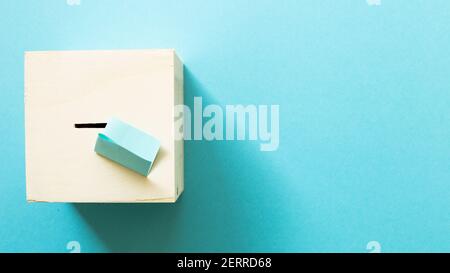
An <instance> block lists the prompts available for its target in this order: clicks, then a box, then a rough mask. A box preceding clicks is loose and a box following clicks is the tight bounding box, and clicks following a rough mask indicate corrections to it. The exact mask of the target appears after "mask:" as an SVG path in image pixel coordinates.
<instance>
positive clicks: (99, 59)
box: [25, 49, 184, 203]
mask: <svg viewBox="0 0 450 273" xmlns="http://www.w3.org/2000/svg"><path fill="white" fill-rule="evenodd" d="M178 104H183V64H182V63H181V61H180V60H179V58H178V57H177V55H176V53H175V51H174V50H165V49H164V50H111V51H108V50H105V51H103V50H101V51H100V50H99V51H39V52H37V51H36V52H26V53H25V132H26V137H25V138H26V183H27V200H28V201H30V202H41V201H42V202H89V203H106V202H108V203H109V202H114V203H115V202H117V203H122V202H124V203H131V202H133V203H134V202H175V201H176V200H177V198H178V197H179V196H180V194H181V193H182V192H183V189H184V181H183V158H184V154H183V141H182V140H177V139H176V136H175V126H174V106H175V105H178ZM111 117H116V118H120V119H121V120H124V121H126V122H127V123H130V124H132V125H134V126H136V127H137V128H139V129H141V130H143V131H145V132H148V133H149V134H151V135H152V136H154V137H155V138H157V139H158V140H159V141H160V145H161V146H160V150H159V153H158V155H157V157H156V161H155V162H154V164H153V166H152V169H151V171H150V174H149V175H148V176H147V177H145V176H142V175H139V174H137V173H136V172H133V171H131V170H129V169H127V168H125V167H123V166H121V165H119V164H117V163H115V162H113V161H111V160H109V159H107V158H104V157H101V156H99V155H97V154H96V153H95V152H94V146H95V143H96V139H97V135H98V133H99V132H101V131H102V129H95V128H81V129H80V128H75V127H74V124H75V123H102V122H107V120H109V119H110V118H111Z"/></svg>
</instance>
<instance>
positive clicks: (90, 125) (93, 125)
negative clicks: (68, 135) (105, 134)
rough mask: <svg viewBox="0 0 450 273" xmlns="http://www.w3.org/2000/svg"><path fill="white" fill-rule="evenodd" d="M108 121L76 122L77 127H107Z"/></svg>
mask: <svg viewBox="0 0 450 273" xmlns="http://www.w3.org/2000/svg"><path fill="white" fill-rule="evenodd" d="M105 127H106V123H75V128H105Z"/></svg>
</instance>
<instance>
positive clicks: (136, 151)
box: [95, 118, 160, 176]
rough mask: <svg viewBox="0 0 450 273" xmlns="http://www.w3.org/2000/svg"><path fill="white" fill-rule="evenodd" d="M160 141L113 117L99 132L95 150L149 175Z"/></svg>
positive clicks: (142, 173) (144, 174)
mask: <svg viewBox="0 0 450 273" xmlns="http://www.w3.org/2000/svg"><path fill="white" fill-rule="evenodd" d="M159 146H160V143H159V141H158V140H157V139H156V138H154V137H153V136H151V135H149V134H147V133H145V132H143V131H141V130H139V129H137V128H135V127H133V126H131V125H129V124H127V123H125V122H123V121H121V120H119V119H116V118H112V119H110V120H109V121H108V123H107V125H106V128H105V129H104V130H103V132H102V133H99V134H98V137H97V142H96V144H95V152H96V153H97V154H99V155H102V156H104V157H106V158H109V159H111V160H113V161H115V162H117V163H119V164H120V165H122V166H125V167H127V168H129V169H131V170H133V171H135V172H137V173H139V174H141V175H143V176H148V174H149V172H150V169H151V167H152V164H153V162H154V161H155V158H156V155H157V153H158V151H159Z"/></svg>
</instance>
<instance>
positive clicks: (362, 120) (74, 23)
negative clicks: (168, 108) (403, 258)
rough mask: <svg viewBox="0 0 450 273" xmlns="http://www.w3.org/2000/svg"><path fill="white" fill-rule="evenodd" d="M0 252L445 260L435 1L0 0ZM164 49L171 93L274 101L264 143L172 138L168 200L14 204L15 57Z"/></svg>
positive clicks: (444, 159)
mask: <svg viewBox="0 0 450 273" xmlns="http://www.w3.org/2000/svg"><path fill="white" fill-rule="evenodd" d="M0 13H1V14H0V33H1V43H0V60H1V65H0V76H1V77H0V132H1V135H0V152H1V158H0V194H1V198H0V251H6V252H13V251H20V252H37V251H43V252H68V250H67V249H66V244H67V242H69V241H72V240H76V241H78V242H80V244H81V247H82V249H81V251H82V252H96V251H105V252H110V251H113V252H115V251H121V252H128V251H152V252H153V251H155V252H156V251H162V252H168V251H177V252H180V251H213V252H218V251H231V252H236V251H244V252H246V251H252V252H271V251H275V252H286V251H294V252H330V251H332V252H368V250H367V249H366V245H367V243H368V242H370V241H377V242H379V244H380V245H381V247H382V251H383V252H398V251H406V252H417V251H432V252H437V251H445V252H450V164H449V163H450V145H449V140H450V126H449V125H450V77H449V73H450V49H449V45H450V35H449V33H450V2H449V1H448V0H433V1H429V0H423V1H410V0H408V1H406V0H395V1H394V0H381V5H380V6H369V5H368V4H367V3H366V1H365V0H339V1H336V0H308V1H307V0H303V1H299V0H292V1H288V0H285V1H266V0H258V1H256V0H254V1H245V0H239V1H238V0H231V1H230V0H226V1H210V0H196V1H194V0H189V1H175V0H170V1H148V0H141V1H125V0H122V1H119V0H116V1H114V0H81V5H79V6H70V5H68V4H67V3H66V1H65V0H45V1H31V0H29V1H25V0H22V1H1V2H0ZM127 48H132V49H134V48H175V49H176V50H177V52H178V54H179V55H180V57H181V58H182V60H183V61H184V63H185V93H186V94H185V101H186V102H187V104H188V105H191V106H192V103H193V96H202V97H203V101H204V103H205V104H206V103H216V104H220V105H222V106H223V105H226V104H279V105H280V147H279V149H278V151H276V152H266V153H264V152H260V151H259V143H258V142H255V141H239V142H238V141H234V142H233V141H231V142H225V141H222V142H207V141H187V142H186V143H185V186H186V190H185V192H184V194H183V196H182V198H181V199H180V200H179V202H178V203H176V204H148V205H146V204H138V205H133V204H123V205H115V204H104V205H89V204H83V205H72V204H36V203H34V204H27V203H26V201H25V163H24V153H25V151H24V113H23V110H24V105H23V53H24V51H26V50H66V49H127Z"/></svg>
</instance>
